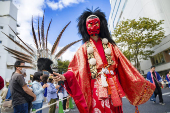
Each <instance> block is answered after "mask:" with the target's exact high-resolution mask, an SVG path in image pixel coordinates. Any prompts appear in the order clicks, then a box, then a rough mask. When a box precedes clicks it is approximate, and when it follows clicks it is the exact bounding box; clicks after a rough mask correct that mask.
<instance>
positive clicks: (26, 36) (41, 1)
mask: <svg viewBox="0 0 170 113" xmlns="http://www.w3.org/2000/svg"><path fill="white" fill-rule="evenodd" d="M83 1H84V0H59V2H54V1H49V0H46V1H45V0H15V1H14V2H13V3H14V4H15V6H17V8H18V17H17V22H18V23H19V24H20V27H18V28H17V29H18V31H19V33H20V35H19V37H20V38H21V39H22V40H23V41H24V42H26V43H27V44H30V45H31V46H33V47H34V48H35V44H34V41H33V36H32V28H31V21H32V16H33V18H34V29H35V32H36V33H37V23H38V22H37V19H38V16H39V17H42V16H43V12H44V8H45V6H46V5H48V6H49V7H50V8H52V9H62V8H64V7H67V6H70V5H72V4H78V3H79V2H83ZM40 25H41V22H40ZM40 27H41V26H40ZM37 38H38V37H37ZM78 47H80V45H79V46H78ZM78 47H77V46H72V47H71V48H69V49H68V50H67V51H66V52H65V53H64V54H63V55H62V59H63V60H71V59H72V58H73V55H74V54H75V51H76V50H77V49H78ZM48 48H49V50H51V48H52V44H51V43H50V42H48ZM61 48H62V47H58V50H57V51H59V50H60V49H61Z"/></svg>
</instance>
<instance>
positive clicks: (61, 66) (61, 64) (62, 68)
mask: <svg viewBox="0 0 170 113" xmlns="http://www.w3.org/2000/svg"><path fill="white" fill-rule="evenodd" d="M57 63H58V66H57V67H58V73H60V74H62V73H64V72H66V71H67V70H68V65H69V63H70V62H69V60H65V61H61V60H58V61H57Z"/></svg>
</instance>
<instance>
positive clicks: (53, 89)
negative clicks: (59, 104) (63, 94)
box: [47, 76, 60, 113]
mask: <svg viewBox="0 0 170 113" xmlns="http://www.w3.org/2000/svg"><path fill="white" fill-rule="evenodd" d="M53 83H54V80H53V79H52V76H50V77H49V79H48V83H47V84H48V87H47V101H48V103H49V104H52V103H54V102H56V100H57V89H59V87H60V86H59V85H56V86H54V84H53ZM55 109H56V104H54V105H52V106H50V109H49V113H55Z"/></svg>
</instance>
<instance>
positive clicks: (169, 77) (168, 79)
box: [166, 70, 170, 88]
mask: <svg viewBox="0 0 170 113" xmlns="http://www.w3.org/2000/svg"><path fill="white" fill-rule="evenodd" d="M166 80H167V82H168V86H169V88H170V70H169V71H168V74H167V75H166Z"/></svg>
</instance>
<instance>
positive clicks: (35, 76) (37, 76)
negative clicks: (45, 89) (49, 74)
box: [32, 72, 43, 82]
mask: <svg viewBox="0 0 170 113" xmlns="http://www.w3.org/2000/svg"><path fill="white" fill-rule="evenodd" d="M42 75H43V74H42V72H35V73H34V76H33V80H32V81H35V80H36V81H38V82H40V81H41V79H40V76H42Z"/></svg>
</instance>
